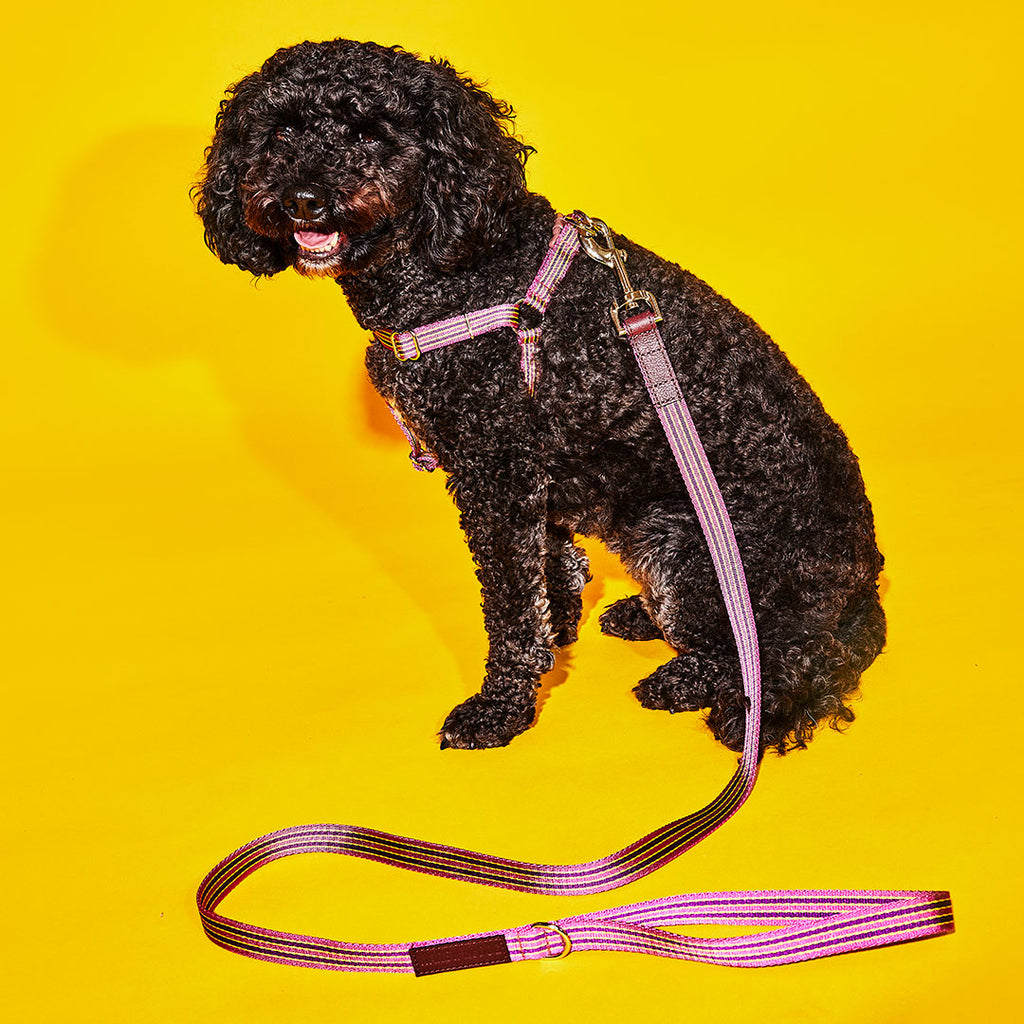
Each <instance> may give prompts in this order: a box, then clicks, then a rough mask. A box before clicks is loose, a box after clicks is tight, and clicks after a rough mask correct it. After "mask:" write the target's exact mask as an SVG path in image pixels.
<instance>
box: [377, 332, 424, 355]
mask: <svg viewBox="0 0 1024 1024" xmlns="http://www.w3.org/2000/svg"><path fill="white" fill-rule="evenodd" d="M408 333H409V335H410V336H411V337H412V344H413V348H414V349H415V351H414V352H413V353H412V355H408V356H407V355H406V354H405V353H404V352H403V351H402V346H401V344H400V343H399V341H398V331H381V330H374V332H373V336H374V338H376V339H377V341H379V342H380V343H381V344H382V345H383V346H384V347H385V348H389V349H391V351H392V352H394V354H395V358H396V359H397V360H399V362H403V363H404V362H407V361H409V360H413V359H419V357H420V356H421V355H423V353H422V352H421V351H420V343H419V342H418V341H417V340H416V335H415V333H414V332H412V331H409V332H408Z"/></svg>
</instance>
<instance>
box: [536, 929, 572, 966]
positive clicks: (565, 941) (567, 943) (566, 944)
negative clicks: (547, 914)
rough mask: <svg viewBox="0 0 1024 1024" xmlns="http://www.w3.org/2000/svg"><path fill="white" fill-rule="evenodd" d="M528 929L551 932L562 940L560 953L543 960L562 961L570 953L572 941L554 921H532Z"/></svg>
mask: <svg viewBox="0 0 1024 1024" xmlns="http://www.w3.org/2000/svg"><path fill="white" fill-rule="evenodd" d="M530 927H531V928H539V929H540V930H541V931H542V932H552V933H554V934H555V935H557V936H558V937H559V938H560V939H561V940H562V951H561V952H560V953H555V954H553V955H551V956H548V957H545V959H547V960H564V959H565V958H566V957H567V956H568V955H569V954H570V953H571V952H572V939H570V938H569V936H568V935H567V934H566V933H565V932H564V931H563V930H562V928H561V927H560V926H559V925H557V924H555V922H554V921H534V922H533V924H532V925H530Z"/></svg>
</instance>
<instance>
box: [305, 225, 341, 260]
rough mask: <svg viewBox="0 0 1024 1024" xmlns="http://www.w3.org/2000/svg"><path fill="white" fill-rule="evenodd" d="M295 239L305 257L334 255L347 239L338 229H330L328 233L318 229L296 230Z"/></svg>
mask: <svg viewBox="0 0 1024 1024" xmlns="http://www.w3.org/2000/svg"><path fill="white" fill-rule="evenodd" d="M295 241H296V242H297V243H298V246H299V250H300V251H301V253H302V255H303V256H305V257H308V256H312V257H314V258H317V257H325V256H334V255H335V254H336V253H338V252H340V251H341V248H342V246H343V245H344V244H345V242H346V241H347V239H346V238H345V236H344V235H342V234H341V232H340V231H332V232H331V233H330V234H329V235H325V234H321V233H320V232H319V231H296V232H295Z"/></svg>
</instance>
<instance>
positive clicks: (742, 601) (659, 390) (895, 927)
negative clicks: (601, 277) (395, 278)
mask: <svg viewBox="0 0 1024 1024" xmlns="http://www.w3.org/2000/svg"><path fill="white" fill-rule="evenodd" d="M597 226H599V228H600V229H601V231H602V232H603V237H604V239H605V241H606V243H607V244H606V245H602V244H601V242H600V237H601V235H600V234H599V232H598V230H597ZM566 230H571V231H572V234H573V235H577V232H578V238H577V246H578V244H579V242H580V240H581V241H582V244H583V245H584V247H585V248H586V249H587V253H588V255H591V256H593V257H594V258H595V259H598V260H599V261H600V262H604V263H607V264H608V265H609V266H613V265H614V267H615V269H616V271H617V273H618V274H619V277H620V280H621V281H622V283H623V286H624V290H625V292H626V298H627V301H626V302H625V303H623V305H622V306H620V307H613V309H614V312H613V319H614V320H615V322H616V325H617V326H619V327H620V333H621V334H622V335H623V336H625V337H627V338H628V339H629V341H630V345H631V347H632V348H633V351H634V354H635V356H636V359H637V363H638V365H639V367H640V371H641V374H642V375H643V378H644V381H645V384H646V385H647V388H648V391H649V393H650V396H651V400H652V402H653V404H654V407H655V409H656V410H657V414H658V417H659V419H660V421H661V423H662V426H663V428H664V430H665V435H666V438H667V440H668V443H669V447H670V448H671V450H672V454H673V457H674V458H675V460H676V463H677V465H678V467H679V470H680V473H681V475H682V477H683V479H684V480H685V483H686V487H687V490H688V492H689V495H690V498H691V501H692V502H693V506H694V509H695V511H696V513H697V517H698V519H699V521H700V524H701V528H702V530H703V532H704V536H705V539H706V541H707V544H708V548H709V550H710V552H711V557H712V560H713V562H714V565H715V571H716V573H717V575H718V581H719V585H720V586H721V590H722V595H723V599H724V601H725V605H726V609H727V612H728V615H729V621H730V624H731V626H732V630H733V636H734V638H735V641H736V647H737V652H738V654H739V659H740V668H741V674H742V678H743V690H744V695H745V698H746V701H747V706H748V711H747V715H746V729H745V733H744V745H743V754H742V756H741V758H740V763H739V766H738V768H737V770H736V772H735V774H734V775H733V777H732V779H731V780H730V781H729V783H728V785H726V787H725V788H724V789H723V790H722V792H721V793H720V794H719V795H718V796H717V797H716V798H715V799H714V800H712V801H711V802H710V803H709V804H707V805H706V806H705V807H703V808H702V809H701V810H699V811H696V812H695V813H693V814H689V815H686V816H685V817H682V818H678V819H676V820H675V821H672V822H669V823H668V824H667V825H664V826H662V827H661V828H659V829H656V830H655V831H653V832H651V833H650V834H649V835H646V836H644V837H643V838H641V839H639V840H637V841H636V842H634V843H632V844H630V845H629V846H627V847H625V848H624V849H622V850H620V851H618V852H617V853H614V854H611V855H609V856H607V857H601V858H599V859H598V860H594V861H589V862H587V863H583V864H565V865H545V864H534V863H528V862H524V861H514V860H509V859H506V858H501V857H495V856H493V855H491V854H484V853H475V852H473V851H471V850H463V849H459V848H456V847H450V846H442V845H438V844H435V843H427V842H424V841H422V840H416V839H407V838H405V837H402V836H396V835H391V834H389V833H386V832H378V831H375V830H372V829H365V828H360V827H358V826H349V825H310V826H300V827H298V828H292V829H285V830H284V831H281V832H275V833H272V834H271V835H268V836H264V837H263V838H262V839H258V840H256V841H254V842H252V843H249V844H248V845H247V846H244V847H242V848H241V849H240V850H238V851H236V852H235V853H234V854H232V855H231V856H230V857H228V858H226V859H225V860H223V861H222V862H221V863H220V864H218V865H217V867H215V868H214V869H213V870H212V871H211V872H210V873H209V875H207V877H206V879H205V880H204V881H203V883H202V885H201V886H200V889H199V892H198V894H197V902H198V905H199V912H200V915H201V917H202V921H203V926H204V928H205V930H206V933H207V935H208V936H209V937H210V939H212V940H213V941H214V942H215V943H217V944H218V945H221V946H223V947H225V948H227V949H231V950H233V951H234V952H238V953H242V954H244V955H247V956H252V957H256V958H257V959H263V960H270V961H273V962H277V963H287V964H296V965H301V966H307V967H321V968H325V969H330V970H343V971H399V972H402V971H404V972H413V973H416V974H437V973H441V972H443V971H450V970H458V969H462V968H466V967H480V966H488V965H492V964H497V963H506V962H510V961H512V960H527V959H548V958H553V957H561V956H565V955H567V954H568V953H569V952H570V950H572V949H576V950H584V949H605V950H620V951H631V952H641V953H653V954H656V955H659V956H668V957H673V958H677V959H685V960H701V961H705V962H709V963H717V964H723V965H730V966H743V967H754V966H769V965H776V964H783V963H792V962H795V961H797V960H807V959H812V958H815V957H822V956H830V955H833V954H835V953H843V952H851V951H853V950H858V949H870V948H873V947H876V946H882V945H891V944H893V943H897V942H906V941H910V940H913V939H921V938H928V937H931V936H934V935H941V934H945V933H948V932H951V931H952V930H953V915H952V907H951V903H950V898H949V894H948V893H946V892H935V891H926V892H911V891H896V892H884V891H877V890H865V891H860V892H853V891H846V890H839V891H834V890H802V891H801V890H795V891H788V890H787V891H778V892H762V891H759V892H749V893H742V892H734V893H717V894H715V893H702V894H691V895H686V896H671V897H666V898H665V899H661V900H653V901H650V902H646V903H637V904H632V905H630V906H626V907H620V908H617V909H612V910H605V911H598V912H596V913H592V914H582V915H576V916H572V917H565V918H560V919H559V920H557V921H550V922H539V923H536V924H533V925H528V926H525V927H522V928H512V929H509V930H507V931H502V932H494V933H489V934H486V935H470V936H462V937H459V938H455V939H449V940H443V941H440V942H431V943H415V944H412V945H409V944H387V945H368V944H364V943H350V942H336V941H334V940H330V939H321V938H317V937H314V936H303V935H293V934H291V933H286V932H275V931H269V930H267V929H263V928H257V927H254V926H252V925H248V924H243V923H241V922H238V921H234V920H231V919H229V918H225V917H223V916H221V915H220V914H218V913H217V912H216V911H217V907H218V905H219V904H220V903H221V901H222V900H223V899H224V898H225V897H226V896H227V895H228V894H229V893H230V892H231V891H232V890H233V889H235V888H236V887H237V886H238V885H239V884H240V883H241V882H242V881H243V880H244V879H245V878H247V877H248V876H249V875H250V874H252V873H253V872H254V871H256V870H258V869H259V868H261V867H263V866H264V865H265V864H268V863H270V862H272V861H274V860H277V859H279V858H281V857H287V856H291V855H295V854H300V853H312V852H323V853H337V854H344V855H347V856H352V857H360V858H363V859H367V860H373V861H377V862H380V863H384V864H388V865H391V866H394V867H401V868H405V869H408V870H412V871H421V872H425V873H427V874H432V875H437V876H440V877H445V878H452V879H458V880H461V881H466V882H473V883H475V884H479V885H494V886H500V887H503V888H507V889H513V890H518V891H520V892H531V893H543V894H551V895H564V896H571V895H582V894H587V893H598V892H606V891H608V890H610V889H616V888H619V887H620V886H623V885H626V884H628V883H629V882H632V881H635V880H637V879H639V878H643V877H644V876H645V875H648V874H650V873H651V872H653V871H656V870H658V868H661V867H663V866H664V865H665V864H667V863H669V862H670V861H672V860H674V859H675V858H676V857H678V856H679V855H680V854H682V853H684V852H685V851H686V850H689V849H691V848H692V847H693V846H695V845H696V844H697V843H699V842H700V841H701V840H703V839H705V838H706V837H707V836H709V835H710V834H711V833H712V832H714V831H715V830H716V829H717V828H719V827H720V826H721V825H722V824H724V823H725V822H726V821H727V820H728V819H729V818H730V817H732V815H733V814H734V813H735V812H736V811H737V810H738V809H739V807H740V806H741V805H742V804H743V803H744V801H745V800H746V799H747V797H748V796H749V795H750V792H751V791H752V789H753V787H754V783H755V781H756V779H757V770H758V764H759V743H760V721H761V677H760V657H759V654H758V644H757V630H756V626H755V623H754V617H753V612H752V610H751V607H750V598H749V594H748V591H747V585H746V579H745V576H744V571H743V564H742V561H741V559H740V554H739V550H738V547H737V545H736V538H735V535H734V533H733V529H732V524H731V522H730V520H729V515H728V512H727V511H726V508H725V502H724V500H723V499H722V495H721V492H720V491H719V489H718V485H717V483H716V482H715V478H714V474H713V473H712V471H711V467H710V465H709V464H708V461H707V456H706V455H705V453H704V448H703V446H702V445H701V442H700V439H699V437H698V436H697V432H696V429H695V428H694V425H693V421H692V419H691V418H690V414H689V410H688V409H687V407H686V403H685V401H684V400H683V396H682V391H681V389H680V388H679V383H678V380H677V379H676V376H675V371H674V370H673V368H672V364H671V361H670V360H669V357H668V353H667V351H666V349H665V345H664V342H663V341H662V339H661V335H660V332H659V331H658V327H657V321H658V319H659V315H658V313H657V305H656V303H654V302H653V300H651V301H650V302H648V301H647V299H648V298H649V297H647V295H646V293H643V292H634V291H633V290H632V289H631V287H630V286H629V283H628V278H627V276H626V273H625V269H624V266H623V265H622V261H621V253H619V251H618V250H617V249H615V247H614V244H613V242H612V238H611V234H610V232H609V231H608V229H607V227H606V226H605V225H603V224H601V223H600V222H599V221H593V222H592V221H590V220H589V219H588V218H586V217H585V216H584V215H582V214H574V215H573V218H572V220H571V221H569V223H568V224H567V225H566V226H565V227H564V228H563V229H562V231H561V232H560V234H559V239H558V241H557V243H556V244H555V245H554V246H552V249H551V250H549V252H548V257H546V259H545V262H547V259H548V258H552V260H553V261H554V260H555V259H565V260H566V263H565V268H564V269H562V270H561V271H560V276H559V277H558V279H559V280H560V279H561V277H562V276H564V273H565V270H567V269H568V263H570V262H571V260H572V257H573V255H575V248H574V247H573V246H572V244H571V243H569V242H566V245H565V246H564V247H563V246H562V244H561V242H562V239H563V238H564V236H565V232H566ZM553 250H557V252H556V254H555V256H554V257H553V256H552V251H553ZM543 270H544V267H543V266H542V271H543ZM541 277H542V275H541V274H539V275H538V279H540V278H541ZM534 283H535V284H537V281H535V282H534ZM551 287H553V286H551ZM548 297H550V288H549V289H548V294H547V296H543V295H542V296H540V298H539V301H542V302H543V304H544V305H545V306H546V303H547V298H548ZM644 305H647V306H648V307H649V308H647V309H645V308H643V307H644ZM624 307H625V308H626V310H627V313H628V311H629V309H636V311H635V312H633V313H632V315H625V316H621V315H619V314H621V311H622V310H623V308H624ZM495 308H502V307H495ZM482 312H489V311H482ZM459 319H461V318H459ZM468 319H469V321H470V322H469V323H468V324H467V325H466V326H467V327H471V326H472V314H469V315H468ZM451 323H452V321H444V322H442V324H441V325H431V326H433V327H438V328H439V329H438V331H437V332H436V333H432V332H429V331H427V330H426V329H420V330H419V331H417V332H416V339H417V344H418V345H419V348H420V351H426V349H424V348H423V344H424V339H426V340H427V344H430V345H431V347H433V348H437V347H441V346H442V345H445V344H453V343H454V341H455V340H457V339H455V338H454V337H452V338H451V339H450V340H437V339H441V338H445V337H446V336H447V335H446V334H445V331H444V330H442V329H441V328H443V325H444V324H451ZM470 336H472V335H467V336H466V337H467V338H468V337H470ZM396 337H397V338H399V339H400V338H401V336H396ZM404 344H405V343H404V342H402V341H401V340H397V341H396V342H395V349H396V355H398V348H399V346H401V345H404ZM400 358H401V356H400ZM694 924H740V925H752V926H753V925H770V926H774V927H775V930H774V931H771V932H765V933H760V934H756V935H746V936H731V937H728V938H695V937H692V936H691V937H687V936H681V935H677V934H675V933H673V932H668V931H665V930H664V929H665V928H667V927H675V926H685V925H694Z"/></svg>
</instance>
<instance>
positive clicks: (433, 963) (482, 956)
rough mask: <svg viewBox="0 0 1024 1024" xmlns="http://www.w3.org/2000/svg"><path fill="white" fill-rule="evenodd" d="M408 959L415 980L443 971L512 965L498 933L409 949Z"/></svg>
mask: <svg viewBox="0 0 1024 1024" xmlns="http://www.w3.org/2000/svg"><path fill="white" fill-rule="evenodd" d="M409 959H410V960H411V961H412V969H413V972H414V973H415V974H416V977H417V978H422V977H423V976H424V975H425V974H443V973H444V972H445V971H463V970H465V969H466V968H467V967H490V966H491V965H492V964H510V963H511V962H512V957H511V956H509V952H508V944H507V943H506V942H505V936H504V935H502V934H501V933H500V932H499V933H498V934H496V935H481V936H479V937H478V938H475V939H456V940H455V941H454V942H435V943H433V944H432V945H429V946H410V947H409Z"/></svg>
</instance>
